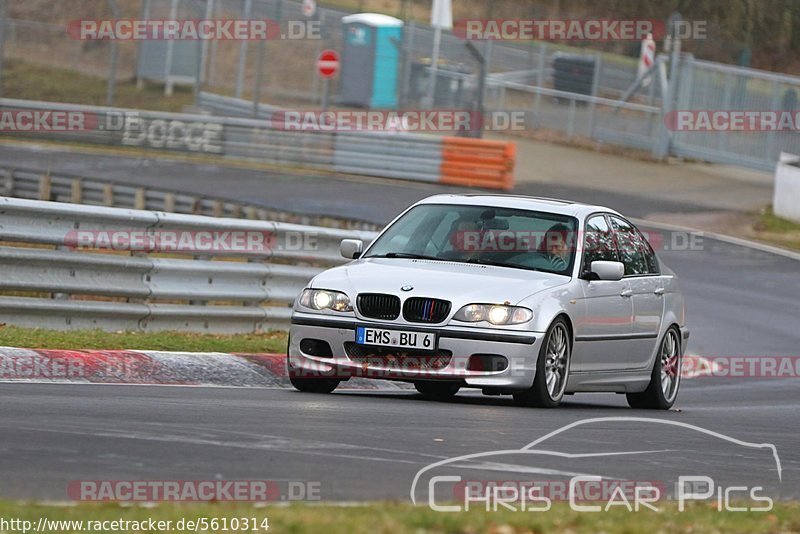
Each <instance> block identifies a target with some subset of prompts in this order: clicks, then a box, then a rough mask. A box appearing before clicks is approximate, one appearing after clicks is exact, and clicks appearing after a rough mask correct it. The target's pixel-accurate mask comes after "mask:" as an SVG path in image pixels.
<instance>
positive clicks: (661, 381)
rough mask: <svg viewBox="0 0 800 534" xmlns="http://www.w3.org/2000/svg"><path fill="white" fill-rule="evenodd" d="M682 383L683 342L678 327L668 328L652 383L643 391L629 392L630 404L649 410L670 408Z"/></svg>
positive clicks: (654, 365) (659, 352) (659, 351)
mask: <svg viewBox="0 0 800 534" xmlns="http://www.w3.org/2000/svg"><path fill="white" fill-rule="evenodd" d="M680 383H681V342H680V337H679V336H678V329H677V328H675V327H672V328H670V329H669V330H667V333H666V334H664V339H662V340H661V345H660V347H659V349H658V356H657V357H656V361H655V363H654V364H653V372H652V373H651V375H650V384H648V386H647V389H646V390H644V391H643V392H641V393H628V394H627V395H626V397H627V398H628V405H629V406H630V407H631V408H643V409H649V410H668V409H670V408H672V405H673V404H675V399H677V398H678V387H679V386H680Z"/></svg>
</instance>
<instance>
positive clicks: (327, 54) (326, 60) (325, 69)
mask: <svg viewBox="0 0 800 534" xmlns="http://www.w3.org/2000/svg"><path fill="white" fill-rule="evenodd" d="M317 71H318V72H319V75H320V76H322V77H323V78H333V77H334V76H336V73H337V72H339V54H337V53H336V51H335V50H323V51H322V53H321V54H320V55H319V58H317Z"/></svg>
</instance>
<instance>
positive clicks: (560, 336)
mask: <svg viewBox="0 0 800 534" xmlns="http://www.w3.org/2000/svg"><path fill="white" fill-rule="evenodd" d="M571 356H572V341H571V339H570V334H569V327H568V326H567V321H566V320H564V318H562V317H559V318H558V319H556V320H555V321H553V324H551V325H550V328H548V329H547V333H546V334H545V336H544V339H543V340H542V346H541V348H540V349H539V356H538V358H537V360H536V378H534V380H533V387H532V388H531V389H529V390H528V391H525V392H522V393H516V394H515V395H514V402H516V403H517V404H519V405H522V406H536V407H537V408H555V407H556V406H558V405H559V404H561V399H563V398H564V391H565V390H566V386H567V379H568V378H569V364H570V357H571Z"/></svg>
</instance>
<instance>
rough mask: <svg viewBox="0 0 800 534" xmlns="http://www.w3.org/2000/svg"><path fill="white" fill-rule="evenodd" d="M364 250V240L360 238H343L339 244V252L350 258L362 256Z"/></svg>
mask: <svg viewBox="0 0 800 534" xmlns="http://www.w3.org/2000/svg"><path fill="white" fill-rule="evenodd" d="M363 250H364V242H363V241H361V240H360V239H342V242H341V243H340V244H339V252H341V254H342V256H343V257H345V258H347V259H348V260H354V259H357V258H358V257H359V256H361V252H362V251H363Z"/></svg>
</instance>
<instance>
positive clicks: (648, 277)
mask: <svg viewBox="0 0 800 534" xmlns="http://www.w3.org/2000/svg"><path fill="white" fill-rule="evenodd" d="M341 252H342V255H343V256H344V257H346V258H348V259H350V260H353V261H351V262H349V263H347V264H345V265H342V266H339V267H335V268H333V269H329V270H327V271H325V272H323V273H321V274H319V275H318V276H316V277H315V278H314V279H313V280H311V282H310V283H309V284H308V287H307V288H305V289H304V290H303V292H302V293H301V294H300V296H299V297H298V298H297V300H296V302H295V305H294V310H293V314H292V321H291V322H292V325H291V331H290V337H289V347H288V372H289V377H290V380H291V382H292V384H293V386H294V387H295V388H297V389H298V390H300V391H308V392H317V393H329V392H331V391H333V390H334V389H335V388H336V387H337V386H338V385H339V383H340V382H342V381H343V380H348V379H350V378H351V377H367V378H380V379H386V380H397V381H404V382H409V383H413V385H414V387H416V389H417V390H418V391H419V392H420V393H422V394H423V395H424V396H426V397H429V398H431V399H436V400H446V399H449V398H451V397H453V396H454V395H455V394H456V393H457V392H458V391H459V390H460V389H461V388H477V389H480V390H481V391H482V392H483V393H484V394H486V395H513V397H514V399H515V400H516V401H517V402H518V403H520V404H523V405H531V406H539V407H555V406H557V405H559V404H560V403H561V401H562V399H563V398H564V395H571V394H573V393H580V392H613V393H624V394H626V396H627V400H628V403H629V404H630V406H632V407H634V408H653V409H667V408H670V407H672V405H673V404H674V403H675V399H676V398H677V395H678V388H679V385H680V377H681V372H680V371H681V360H682V357H683V354H684V351H685V348H686V342H687V340H688V337H689V331H688V330H687V328H686V325H685V322H684V302H683V296H682V294H681V290H680V286H679V283H678V279H677V277H676V276H675V273H673V272H672V271H671V270H670V269H669V268H667V267H666V266H665V265H664V264H663V263H662V262H661V261H660V260H659V258H658V256H657V255H656V254H655V252H654V251H653V248H652V247H651V245H650V243H649V242H648V240H647V239H646V238H645V236H644V235H643V234H642V232H640V231H639V230H638V229H637V228H636V227H635V226H634V225H633V224H632V223H631V222H629V221H628V220H626V219H625V218H624V217H623V216H622V215H620V214H619V213H617V212H616V211H614V210H610V209H608V208H603V207H600V206H591V205H586V204H579V203H575V202H569V201H564V200H553V199H544V198H532V197H523V196H506V195H436V196H432V197H429V198H426V199H424V200H422V201H420V202H418V203H416V204H414V205H413V206H411V207H410V208H408V209H407V210H405V211H404V212H403V213H402V214H401V215H400V216H398V217H397V218H396V219H395V220H394V221H392V222H391V223H390V224H389V225H388V226H387V227H386V228H385V229H384V230H383V231H382V232H381V233H380V234H379V235H378V237H377V238H376V239H375V240H374V241H373V242H372V243H371V244H369V245H368V246H365V244H364V243H362V242H361V241H358V240H350V239H346V240H344V241H342V244H341Z"/></svg>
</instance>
